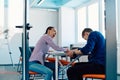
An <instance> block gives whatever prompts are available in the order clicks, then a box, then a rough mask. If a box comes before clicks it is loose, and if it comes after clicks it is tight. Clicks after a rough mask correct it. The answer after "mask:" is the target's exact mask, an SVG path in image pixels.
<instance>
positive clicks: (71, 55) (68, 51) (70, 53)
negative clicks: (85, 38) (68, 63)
mask: <svg viewBox="0 0 120 80" xmlns="http://www.w3.org/2000/svg"><path fill="white" fill-rule="evenodd" d="M74 54H76V55H78V54H82V52H81V51H80V50H78V49H73V50H69V49H67V51H66V55H67V56H69V57H73V55H74Z"/></svg>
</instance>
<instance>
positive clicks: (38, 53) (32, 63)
mask: <svg viewBox="0 0 120 80" xmlns="http://www.w3.org/2000/svg"><path fill="white" fill-rule="evenodd" d="M55 35H56V30H55V29H54V27H51V26H50V27H48V28H47V29H46V32H45V34H44V35H43V36H42V37H41V38H40V39H39V40H38V42H37V44H36V46H35V48H34V50H33V52H32V54H31V56H30V59H29V70H31V71H34V72H37V73H41V74H44V75H45V80H52V76H53V78H54V79H55V63H52V62H51V63H50V62H45V54H46V53H47V52H48V50H49V47H52V48H53V49H55V50H57V51H66V50H65V49H63V48H62V47H59V46H57V45H56V44H55V43H54V42H53V38H54V37H55Z"/></svg>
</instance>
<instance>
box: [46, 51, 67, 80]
mask: <svg viewBox="0 0 120 80" xmlns="http://www.w3.org/2000/svg"><path fill="white" fill-rule="evenodd" d="M48 54H49V55H53V56H55V76H56V77H55V80H58V63H59V56H65V55H66V54H65V53H64V52H63V51H53V52H48Z"/></svg>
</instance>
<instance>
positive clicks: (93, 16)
mask: <svg viewBox="0 0 120 80" xmlns="http://www.w3.org/2000/svg"><path fill="white" fill-rule="evenodd" d="M98 15H99V12H98V3H94V4H91V5H90V6H88V27H90V28H92V29H93V30H99V21H98V20H99V16H98Z"/></svg>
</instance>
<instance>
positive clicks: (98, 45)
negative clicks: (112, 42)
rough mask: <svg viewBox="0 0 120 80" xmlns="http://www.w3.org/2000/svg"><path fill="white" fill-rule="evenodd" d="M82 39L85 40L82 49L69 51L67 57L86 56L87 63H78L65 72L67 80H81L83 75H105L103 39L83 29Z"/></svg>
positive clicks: (95, 33) (87, 29) (99, 34)
mask: <svg viewBox="0 0 120 80" xmlns="http://www.w3.org/2000/svg"><path fill="white" fill-rule="evenodd" d="M82 37H83V38H84V39H85V40H87V43H86V45H85V46H84V47H82V48H78V49H75V50H71V51H69V52H68V53H67V55H68V56H70V57H72V56H73V55H80V54H83V55H86V54H87V55H88V62H78V63H76V64H75V65H74V66H72V67H69V68H68V70H67V76H68V80H83V78H82V75H83V74H103V73H105V55H106V53H105V39H104V37H103V35H102V34H101V33H100V32H98V31H92V29H90V28H85V29H84V30H83V32H82Z"/></svg>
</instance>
